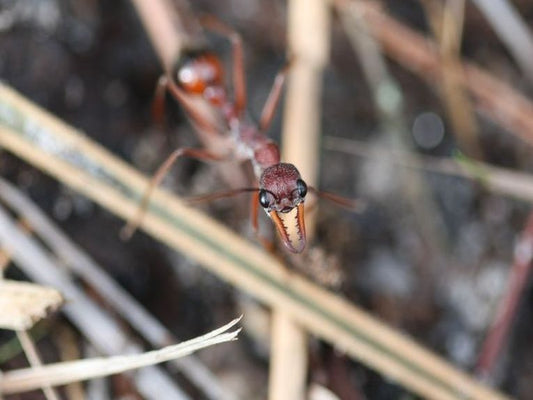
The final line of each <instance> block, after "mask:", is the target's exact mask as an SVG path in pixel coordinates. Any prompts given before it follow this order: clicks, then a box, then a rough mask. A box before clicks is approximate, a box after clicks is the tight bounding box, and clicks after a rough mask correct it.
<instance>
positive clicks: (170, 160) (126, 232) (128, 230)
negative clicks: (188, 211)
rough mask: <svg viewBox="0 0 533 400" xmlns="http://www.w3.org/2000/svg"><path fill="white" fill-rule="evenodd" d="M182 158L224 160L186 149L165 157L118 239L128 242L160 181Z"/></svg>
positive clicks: (200, 151) (205, 152)
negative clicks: (135, 211)
mask: <svg viewBox="0 0 533 400" xmlns="http://www.w3.org/2000/svg"><path fill="white" fill-rule="evenodd" d="M183 156H185V157H191V158H196V159H198V160H204V161H221V160H223V159H224V158H225V157H223V156H219V155H217V154H213V153H211V152H209V151H207V150H204V149H192V148H188V147H180V148H179V149H176V150H174V151H173V152H172V153H171V154H170V155H169V156H168V157H167V159H166V160H165V161H164V162H163V164H161V166H160V167H159V168H158V169H157V171H156V172H155V174H154V175H153V176H152V179H150V183H149V184H148V188H147V189H146V191H145V192H144V195H143V198H142V200H141V204H140V205H139V209H138V211H137V215H136V216H135V217H133V218H132V219H130V220H129V221H128V223H127V224H126V225H125V226H124V227H123V228H122V230H121V232H120V237H121V238H122V239H123V240H128V239H129V238H131V236H132V235H133V234H134V233H135V231H136V230H137V228H138V227H139V225H140V223H141V221H142V219H143V217H144V214H145V213H146V210H147V208H148V204H149V202H150V196H151V195H152V192H153V191H154V189H155V188H156V187H157V186H158V185H159V184H160V183H161V181H162V180H163V178H164V177H165V176H166V175H167V173H168V172H169V170H170V168H171V167H172V166H173V165H174V163H175V162H176V161H177V159H178V158H179V157H183Z"/></svg>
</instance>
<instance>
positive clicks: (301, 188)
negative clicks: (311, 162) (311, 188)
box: [296, 179, 307, 198]
mask: <svg viewBox="0 0 533 400" xmlns="http://www.w3.org/2000/svg"><path fill="white" fill-rule="evenodd" d="M296 188H297V189H298V194H299V195H300V197H302V198H303V197H305V195H306V194H307V185H306V184H305V182H304V181H303V180H301V179H298V180H297V181H296Z"/></svg>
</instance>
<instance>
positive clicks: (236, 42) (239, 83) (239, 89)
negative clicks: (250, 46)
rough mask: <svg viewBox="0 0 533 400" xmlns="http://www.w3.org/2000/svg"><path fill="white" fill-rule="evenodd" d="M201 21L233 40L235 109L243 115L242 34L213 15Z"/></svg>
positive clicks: (238, 113)
mask: <svg viewBox="0 0 533 400" xmlns="http://www.w3.org/2000/svg"><path fill="white" fill-rule="evenodd" d="M200 21H201V23H202V25H203V26H204V27H206V28H207V29H209V30H211V31H213V32H217V33H219V34H220V35H223V36H226V37H227V38H228V39H229V40H230V41H231V46H232V50H233V69H232V71H233V88H234V91H235V93H234V97H235V100H234V102H235V111H236V112H237V115H238V116H241V115H242V113H243V111H244V108H245V107H246V77H245V75H244V54H243V49H242V39H241V35H239V33H237V32H236V31H235V30H233V29H232V28H231V27H229V26H227V25H226V24H224V23H223V22H221V21H219V20H218V19H216V18H215V17H213V16H212V15H207V16H204V17H202V18H200Z"/></svg>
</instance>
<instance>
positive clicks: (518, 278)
mask: <svg viewBox="0 0 533 400" xmlns="http://www.w3.org/2000/svg"><path fill="white" fill-rule="evenodd" d="M532 268H533V212H531V213H530V214H529V217H528V219H527V222H526V226H525V227H524V231H523V232H522V235H521V236H520V239H519V240H518V242H517V243H516V247H515V254H514V261H513V266H512V268H511V274H510V277H509V281H508V283H507V290H506V292H505V294H504V295H503V297H502V299H501V300H500V304H499V306H498V310H497V311H496V314H495V316H494V320H493V322H492V326H491V327H490V330H489V332H488V334H487V337H486V338H485V341H484V343H483V346H482V348H481V352H480V356H479V359H478V363H477V367H476V371H477V373H478V375H480V376H481V377H482V378H484V379H488V380H490V379H491V378H492V377H493V374H494V370H495V369H496V366H497V363H498V361H499V356H500V355H501V353H502V350H503V347H504V346H505V344H506V342H507V339H508V336H509V332H510V330H511V327H512V323H513V321H514V319H515V316H516V311H517V307H518V304H519V302H520V299H521V298H522V296H523V294H524V289H525V287H526V283H527V282H528V280H529V276H530V275H531V269H532Z"/></svg>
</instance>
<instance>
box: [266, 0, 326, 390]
mask: <svg viewBox="0 0 533 400" xmlns="http://www.w3.org/2000/svg"><path fill="white" fill-rule="evenodd" d="M329 19H330V16H329V9H328V6H327V4H326V3H324V2H323V1H322V0H291V1H289V3H288V26H287V29H288V53H289V54H290V56H291V57H292V58H293V62H292V64H291V71H290V76H289V81H288V85H287V93H286V102H285V110H284V120H283V133H282V156H283V159H284V160H289V161H290V162H291V163H293V164H294V165H297V166H298V170H299V171H300V174H301V175H302V177H303V179H304V180H305V181H306V182H307V184H308V185H311V186H316V184H317V174H318V170H319V168H318V164H319V163H318V155H319V135H320V125H321V93H322V73H323V70H324V68H325V65H326V64H327V61H328V58H329V40H330V33H329V30H330V27H329ZM314 215H316V214H313V215H307V218H306V222H305V223H306V235H307V238H308V240H309V241H311V240H312V238H313V236H314V230H315V229H314V227H315V218H313V217H314ZM272 318H273V322H272V345H271V359H270V381H269V398H270V399H273V400H274V399H276V400H278V399H279V400H284V399H287V400H291V399H295V400H296V399H303V398H304V396H305V388H306V378H307V337H306V336H307V335H306V333H305V330H304V329H302V327H300V326H299V324H298V323H297V322H295V321H294V320H293V319H292V318H291V316H290V314H287V313H286V312H284V311H283V308H282V309H273V315H272Z"/></svg>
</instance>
